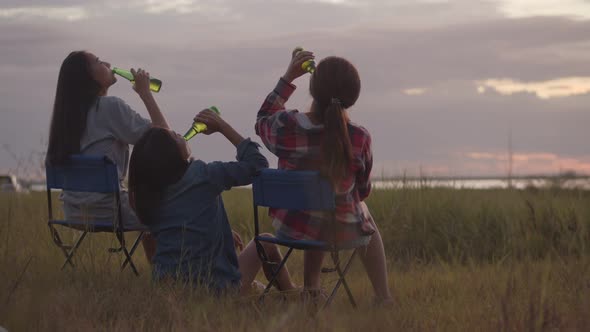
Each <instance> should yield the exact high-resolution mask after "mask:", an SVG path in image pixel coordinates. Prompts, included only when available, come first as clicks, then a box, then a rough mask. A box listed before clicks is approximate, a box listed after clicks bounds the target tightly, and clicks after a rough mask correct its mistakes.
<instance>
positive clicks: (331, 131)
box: [309, 56, 361, 187]
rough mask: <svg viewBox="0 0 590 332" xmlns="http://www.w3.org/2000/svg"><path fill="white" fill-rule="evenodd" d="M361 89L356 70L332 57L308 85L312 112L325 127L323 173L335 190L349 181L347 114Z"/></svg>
mask: <svg viewBox="0 0 590 332" xmlns="http://www.w3.org/2000/svg"><path fill="white" fill-rule="evenodd" d="M360 89H361V81H360V78H359V75H358V72H357V70H356V68H355V67H354V66H353V65H352V64H351V63H350V62H348V61H347V60H346V59H343V58H340V57H333V56H332V57H327V58H325V59H323V60H322V61H320V63H319V64H318V65H317V66H316V70H315V72H314V73H313V74H312V76H311V79H310V82H309V92H310V94H311V96H312V97H313V100H314V102H313V112H314V114H315V115H316V116H317V118H318V119H319V121H320V122H321V123H322V124H323V125H324V140H323V142H322V147H321V151H322V166H321V168H320V171H321V173H322V175H323V176H324V177H326V178H328V179H330V181H331V182H332V184H333V186H334V187H337V184H338V183H339V182H340V181H341V180H342V179H344V178H345V177H346V175H347V172H348V171H349V169H350V166H351V164H352V162H353V158H354V156H353V153H352V143H351V142H350V136H349V133H348V116H347V113H346V110H347V109H348V108H349V107H351V106H352V105H354V104H355V102H356V101H357V99H358V97H359V93H360Z"/></svg>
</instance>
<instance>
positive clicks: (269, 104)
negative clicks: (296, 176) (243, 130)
mask: <svg viewBox="0 0 590 332" xmlns="http://www.w3.org/2000/svg"><path fill="white" fill-rule="evenodd" d="M295 89H296V86H295V85H293V84H290V83H288V82H286V81H285V80H283V79H282V78H281V79H280V80H279V82H278V83H277V85H276V87H275V89H274V90H273V91H272V92H271V93H270V94H269V95H268V96H267V97H266V100H265V101H264V103H263V104H262V107H261V108H260V110H259V111H258V115H257V119H256V134H257V135H258V136H260V138H261V139H262V142H263V143H264V145H266V147H267V148H268V149H269V150H270V151H271V152H272V153H274V154H275V155H276V156H277V157H279V161H278V168H279V169H289V170H320V166H321V165H322V162H323V160H322V148H321V145H322V142H323V138H324V126H323V125H314V124H312V123H311V121H310V120H309V118H308V117H307V116H306V115H305V114H303V113H300V112H298V111H297V110H289V111H288V110H285V106H284V104H285V103H286V102H287V100H288V99H289V97H290V96H291V94H292V93H293V92H294V91H295ZM348 134H349V137H350V142H351V144H352V152H353V156H354V159H353V162H352V163H351V165H350V168H349V170H348V172H347V174H346V176H345V178H344V179H343V180H341V181H340V182H339V183H338V185H337V188H336V220H337V221H339V222H340V223H343V224H347V225H349V226H353V225H354V224H356V225H355V226H357V227H354V229H358V230H359V231H360V230H361V228H362V229H363V230H364V233H365V234H366V233H370V230H371V229H372V227H371V226H370V225H369V224H368V220H367V218H368V217H367V216H366V213H364V211H363V205H364V204H361V201H363V200H364V199H365V198H366V197H367V196H369V193H370V191H371V182H370V180H369V176H370V174H371V167H372V165H373V157H372V153H371V136H370V135H369V132H368V131H367V130H366V129H365V128H363V127H361V126H359V125H356V124H353V123H351V122H348ZM365 209H366V208H365ZM270 215H271V216H272V217H273V218H274V220H273V225H274V226H275V227H276V228H278V229H279V230H280V232H281V233H282V234H283V235H287V236H289V237H291V238H294V239H318V238H319V237H320V229H321V225H322V223H323V222H325V221H327V220H328V219H327V218H329V216H330V214H328V213H324V212H318V211H292V210H281V209H271V210H270ZM345 228H348V229H351V227H345ZM361 233H362V232H361ZM342 235H343V236H339V238H342V239H344V238H350V236H347V235H344V234H342ZM357 235H358V234H357Z"/></svg>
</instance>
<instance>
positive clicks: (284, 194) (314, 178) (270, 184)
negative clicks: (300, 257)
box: [252, 169, 370, 308]
mask: <svg viewBox="0 0 590 332" xmlns="http://www.w3.org/2000/svg"><path fill="white" fill-rule="evenodd" d="M252 192H253V196H254V197H253V201H254V232H255V237H254V241H255V243H256V248H257V251H258V255H259V256H260V259H261V260H262V261H263V262H264V263H265V264H269V265H270V266H273V273H272V277H271V280H270V281H269V283H268V285H267V286H266V288H265V290H264V292H263V293H262V295H261V296H260V299H259V300H260V302H262V301H264V297H265V295H266V294H267V293H268V292H269V291H270V288H271V287H272V285H273V283H274V282H275V280H276V277H277V276H278V273H279V271H280V270H281V269H282V268H283V266H284V265H285V263H286V262H287V260H288V259H289V256H290V255H291V252H292V251H293V249H298V250H323V251H329V252H330V254H331V257H332V261H333V263H334V267H333V268H323V269H322V272H324V273H327V272H337V274H338V281H337V282H336V284H335V286H334V288H333V290H332V292H331V294H330V296H329V297H328V299H327V300H326V303H325V304H324V307H327V306H328V305H330V303H331V302H332V300H333V299H334V296H335V295H336V292H337V291H338V289H339V287H340V285H343V286H344V289H345V290H346V293H347V294H348V299H349V300H350V303H351V304H352V306H353V307H355V308H356V302H355V300H354V297H353V296H352V292H351V291H350V288H349V287H348V284H347V283H346V280H345V276H346V273H347V272H348V270H349V268H350V265H351V263H352V259H353V258H354V256H355V255H356V252H357V249H358V248H359V247H362V246H365V245H367V244H368V242H369V240H370V236H363V237H360V238H359V239H356V240H354V241H350V242H346V243H343V242H337V241H336V236H335V234H334V238H333V239H329V240H327V241H316V240H285V239H281V238H275V237H266V236H260V235H259V234H260V233H259V221H258V207H259V206H263V207H269V208H279V209H287V210H311V211H326V212H328V213H330V215H331V222H332V224H333V225H334V227H331V225H326V226H327V227H329V228H328V229H337V227H335V226H336V224H335V223H336V222H337V221H336V219H335V209H336V203H335V195H334V191H333V190H332V186H331V184H330V183H329V182H328V181H326V180H325V179H323V178H322V177H321V176H320V175H319V172H315V171H287V170H278V169H264V170H262V171H261V173H260V174H259V175H258V176H257V177H256V178H255V179H254V182H253V184H252ZM260 242H270V243H275V244H277V245H281V246H285V247H288V248H289V250H288V251H287V253H286V254H285V257H284V258H283V260H282V261H281V262H280V263H279V264H278V266H276V264H273V263H272V262H270V261H269V260H268V257H267V255H266V253H265V252H264V248H263V247H262V245H261V244H260ZM346 249H352V250H353V251H352V254H351V255H350V258H349V259H348V260H347V261H346V262H344V266H342V265H341V261H340V255H339V253H340V251H341V250H346Z"/></svg>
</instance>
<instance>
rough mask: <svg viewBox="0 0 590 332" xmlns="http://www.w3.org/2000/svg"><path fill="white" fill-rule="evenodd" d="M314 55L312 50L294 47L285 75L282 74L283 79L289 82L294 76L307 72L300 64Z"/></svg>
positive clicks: (311, 58)
mask: <svg viewBox="0 0 590 332" xmlns="http://www.w3.org/2000/svg"><path fill="white" fill-rule="evenodd" d="M314 59H315V56H314V55H313V52H310V51H305V50H301V49H300V48H295V49H294V50H293V53H292V55H291V62H290V63H289V66H288V67H287V71H286V72H285V75H283V79H284V80H285V81H287V82H289V83H291V82H293V81H294V80H295V79H296V78H298V77H300V76H303V75H305V74H307V72H308V71H307V70H305V69H303V68H302V65H303V63H304V62H306V61H313V60H314Z"/></svg>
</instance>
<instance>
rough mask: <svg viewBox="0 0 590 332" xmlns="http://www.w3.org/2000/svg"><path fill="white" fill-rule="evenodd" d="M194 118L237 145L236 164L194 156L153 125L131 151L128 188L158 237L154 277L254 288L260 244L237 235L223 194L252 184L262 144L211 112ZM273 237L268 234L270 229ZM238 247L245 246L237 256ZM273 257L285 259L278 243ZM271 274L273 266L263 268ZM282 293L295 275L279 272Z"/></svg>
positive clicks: (262, 163)
mask: <svg viewBox="0 0 590 332" xmlns="http://www.w3.org/2000/svg"><path fill="white" fill-rule="evenodd" d="M195 121H200V122H203V123H205V124H206V125H207V131H206V132H205V134H207V135H209V134H212V133H215V132H220V133H221V134H223V135H224V136H225V137H226V138H227V140H228V141H230V142H231V143H232V144H233V145H234V146H235V147H236V150H237V154H236V156H237V157H236V158H237V161H235V162H221V161H216V162H211V163H205V162H203V161H201V160H189V157H190V150H189V149H188V145H187V143H186V141H185V140H184V138H183V137H182V136H180V135H178V134H176V133H174V132H172V131H171V130H166V129H162V128H152V129H149V130H148V131H147V132H146V133H145V134H144V135H143V137H142V138H141V139H140V140H139V141H138V142H137V144H136V145H135V146H134V148H133V153H132V154H131V162H130V167H129V190H130V196H131V202H132V205H133V207H134V209H135V211H136V212H137V215H138V216H139V218H140V220H141V221H142V222H143V223H145V224H146V225H148V226H149V228H150V231H151V232H152V234H153V235H154V236H155V237H156V243H157V248H156V254H155V255H154V258H153V277H154V279H155V280H156V281H158V280H162V279H164V280H167V279H173V280H177V281H180V282H185V283H189V284H192V285H195V286H203V287H204V288H207V289H209V290H211V291H212V292H213V293H214V294H220V293H224V292H233V291H236V290H239V292H241V293H242V294H244V293H247V292H249V291H250V290H251V285H252V283H253V281H254V277H255V276H256V274H257V273H258V271H259V270H260V268H261V262H260V260H259V258H258V255H257V252H256V246H255V245H254V242H253V241H250V243H249V244H247V245H246V246H245V247H243V246H242V241H241V239H240V237H239V235H238V234H237V233H235V232H232V230H231V228H230V225H229V221H228V219H227V214H226V211H225V208H224V205H223V199H222V197H221V193H222V192H223V191H225V190H229V189H231V188H232V187H234V186H240V185H246V184H250V183H252V180H253V179H254V176H255V175H256V174H257V173H258V171H259V170H260V169H262V168H266V167H268V162H267V160H266V158H264V156H263V155H262V154H261V153H260V152H259V151H258V144H256V143H253V142H251V141H250V139H244V138H243V137H242V136H241V135H240V134H238V133H237V132H236V131H235V130H234V129H233V128H232V127H231V126H230V125H229V124H227V122H225V121H224V120H223V119H221V118H220V117H219V116H218V115H217V114H216V113H214V112H212V111H211V110H204V111H202V112H201V113H199V114H198V115H197V116H196V117H195ZM266 235H268V234H266ZM234 246H236V247H238V248H239V249H242V251H241V253H240V254H239V255H236V250H235V248H234ZM265 250H266V252H267V253H268V254H269V258H270V259H272V260H273V261H275V262H277V263H278V262H280V260H281V254H280V252H279V250H278V248H277V247H276V246H275V245H272V244H269V245H265ZM265 272H266V273H267V275H268V273H269V272H270V271H269V267H266V266H265ZM281 272H282V273H281V274H280V275H279V278H278V279H277V281H278V283H277V285H278V288H279V290H282V291H286V290H292V289H294V288H295V287H294V286H293V284H292V283H291V280H290V277H289V272H288V271H287V270H286V269H283V270H282V271H281Z"/></svg>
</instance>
